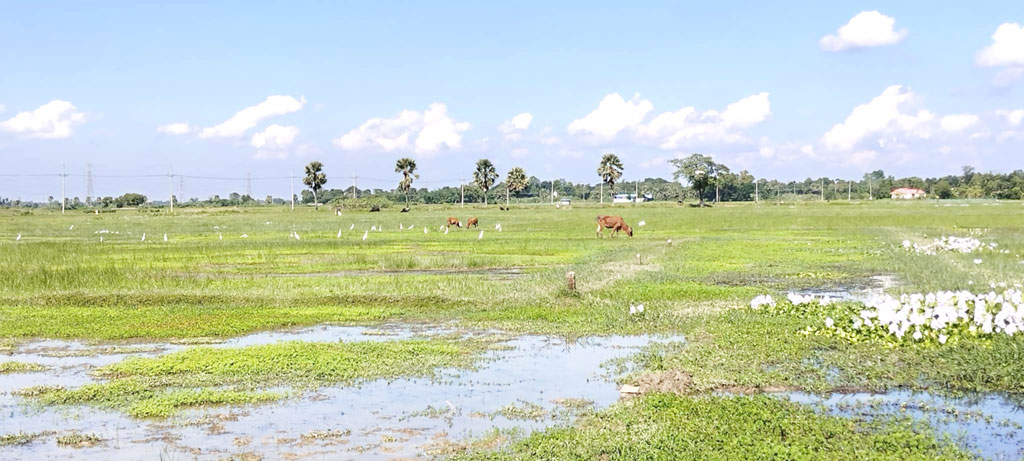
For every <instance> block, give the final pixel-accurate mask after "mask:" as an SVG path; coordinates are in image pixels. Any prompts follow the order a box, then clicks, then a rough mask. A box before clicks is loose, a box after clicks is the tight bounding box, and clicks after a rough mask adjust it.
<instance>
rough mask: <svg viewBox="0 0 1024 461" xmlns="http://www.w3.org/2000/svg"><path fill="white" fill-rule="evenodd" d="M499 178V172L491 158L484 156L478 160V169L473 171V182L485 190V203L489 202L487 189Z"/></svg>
mask: <svg viewBox="0 0 1024 461" xmlns="http://www.w3.org/2000/svg"><path fill="white" fill-rule="evenodd" d="M497 179H498V172H497V170H495V169H494V165H493V164H492V163H491V161H490V160H487V159H485V158H482V159H480V160H477V162H476V171H474V172H473V182H474V183H476V186H477V187H479V188H480V190H482V191H484V205H486V204H487V191H488V190H490V188H491V186H493V185H494V181H496V180H497Z"/></svg>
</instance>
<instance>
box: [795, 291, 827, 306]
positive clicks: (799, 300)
mask: <svg viewBox="0 0 1024 461" xmlns="http://www.w3.org/2000/svg"><path fill="white" fill-rule="evenodd" d="M786 299H788V300H789V302H790V304H792V305H794V306H803V305H807V304H814V303H818V304H819V305H821V306H827V305H829V304H832V298H831V297H829V296H828V295H826V296H823V297H821V298H818V297H816V296H814V295H812V294H806V295H802V294H799V293H793V292H789V293H786Z"/></svg>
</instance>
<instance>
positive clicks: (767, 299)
mask: <svg viewBox="0 0 1024 461" xmlns="http://www.w3.org/2000/svg"><path fill="white" fill-rule="evenodd" d="M761 306H768V307H775V306H776V304H775V300H774V299H772V297H771V295H759V296H756V297H754V299H752V300H750V308H751V309H760V308H761Z"/></svg>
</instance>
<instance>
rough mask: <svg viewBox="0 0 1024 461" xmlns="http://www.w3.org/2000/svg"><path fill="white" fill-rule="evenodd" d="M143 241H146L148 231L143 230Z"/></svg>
mask: <svg viewBox="0 0 1024 461" xmlns="http://www.w3.org/2000/svg"><path fill="white" fill-rule="evenodd" d="M142 241H143V242H145V241H146V233H145V232H143V233H142Z"/></svg>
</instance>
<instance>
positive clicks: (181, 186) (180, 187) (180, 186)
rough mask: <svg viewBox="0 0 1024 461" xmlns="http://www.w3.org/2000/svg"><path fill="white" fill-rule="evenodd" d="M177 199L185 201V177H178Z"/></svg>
mask: <svg viewBox="0 0 1024 461" xmlns="http://www.w3.org/2000/svg"><path fill="white" fill-rule="evenodd" d="M178 197H181V199H182V200H184V199H185V176H184V175H178Z"/></svg>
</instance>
